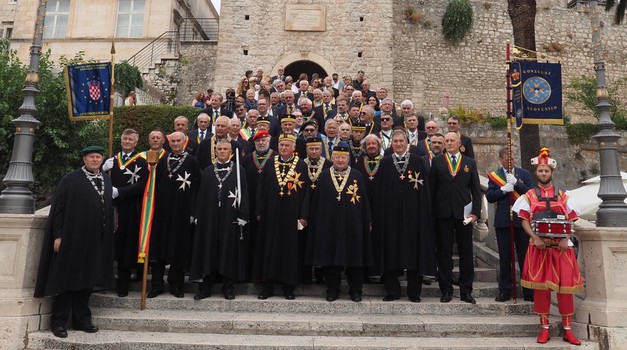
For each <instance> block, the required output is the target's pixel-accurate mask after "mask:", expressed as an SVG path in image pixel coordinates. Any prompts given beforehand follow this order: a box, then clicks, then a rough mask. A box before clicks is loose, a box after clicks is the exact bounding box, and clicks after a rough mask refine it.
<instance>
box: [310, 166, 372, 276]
mask: <svg viewBox="0 0 627 350" xmlns="http://www.w3.org/2000/svg"><path fill="white" fill-rule="evenodd" d="M331 176H332V175H331V171H330V170H329V169H327V170H324V171H323V172H322V173H321V174H320V177H319V178H318V186H317V187H316V190H315V191H314V195H313V203H312V206H311V215H310V221H311V222H310V226H309V236H308V244H307V257H306V259H305V261H306V262H307V263H309V264H311V265H322V266H357V267H362V266H369V265H371V264H372V251H371V249H372V248H371V246H370V206H369V203H368V196H367V194H366V190H365V186H364V181H363V177H362V175H361V173H360V172H359V171H357V170H355V169H351V170H350V173H349V175H348V181H347V182H346V186H344V189H343V191H342V195H341V197H340V200H339V201H338V200H337V197H338V192H337V190H336V189H335V186H334V184H333V182H332V180H331Z"/></svg>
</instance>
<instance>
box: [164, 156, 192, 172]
mask: <svg viewBox="0 0 627 350" xmlns="http://www.w3.org/2000/svg"><path fill="white" fill-rule="evenodd" d="M185 158H187V152H183V153H181V156H180V157H176V158H174V156H173V155H172V153H170V154H168V161H167V162H166V164H167V166H168V177H169V178H172V174H173V173H175V172H176V171H177V170H179V168H180V167H181V165H183V163H184V162H185ZM173 164H176V166H175V167H174V169H172V165H173Z"/></svg>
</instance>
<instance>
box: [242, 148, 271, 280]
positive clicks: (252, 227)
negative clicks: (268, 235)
mask: <svg viewBox="0 0 627 350" xmlns="http://www.w3.org/2000/svg"><path fill="white" fill-rule="evenodd" d="M275 155H276V152H275V151H273V150H272V149H269V150H268V153H266V156H268V157H270V158H272V157H274V156H275ZM241 166H242V167H243V168H244V172H245V173H246V182H247V185H248V198H249V201H248V208H249V211H250V216H251V220H250V221H249V222H248V224H247V225H246V226H247V228H248V241H249V243H248V246H249V249H248V264H249V266H250V269H249V271H252V264H253V261H254V254H255V246H256V244H255V242H256V240H257V235H258V234H257V231H258V228H259V222H258V221H257V219H256V218H255V217H254V215H255V213H256V212H257V187H258V185H259V180H260V179H261V173H262V172H263V169H264V167H260V166H259V165H258V164H256V161H255V159H254V158H253V154H252V153H250V154H248V155H246V157H244V159H243V160H242V163H241ZM264 166H265V164H264Z"/></svg>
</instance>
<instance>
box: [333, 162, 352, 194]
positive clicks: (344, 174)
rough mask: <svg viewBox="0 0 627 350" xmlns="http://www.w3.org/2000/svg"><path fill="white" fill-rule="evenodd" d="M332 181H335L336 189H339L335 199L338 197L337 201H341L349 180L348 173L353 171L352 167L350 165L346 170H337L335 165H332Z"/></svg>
mask: <svg viewBox="0 0 627 350" xmlns="http://www.w3.org/2000/svg"><path fill="white" fill-rule="evenodd" d="M330 171H331V181H333V186H334V187H335V190H336V191H337V197H335V199H337V201H338V202H339V201H340V200H342V191H344V187H345V186H346V183H347V182H348V175H349V174H350V171H351V167H350V166H349V167H348V168H346V169H345V170H342V171H340V170H336V169H335V167H331V170H330Z"/></svg>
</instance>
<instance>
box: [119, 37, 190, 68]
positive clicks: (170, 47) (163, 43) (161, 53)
mask: <svg viewBox="0 0 627 350" xmlns="http://www.w3.org/2000/svg"><path fill="white" fill-rule="evenodd" d="M179 46H180V45H179V33H178V32H177V31H174V30H171V31H167V32H165V33H163V34H161V35H159V36H158V37H157V38H155V39H154V40H153V41H151V42H150V43H149V44H148V45H146V46H144V47H143V48H142V49H141V50H139V51H138V52H137V53H136V54H134V55H133V56H131V57H130V58H129V59H128V62H129V63H130V64H132V65H134V66H136V67H137V68H139V71H140V72H144V71H145V70H146V69H149V68H151V67H154V66H155V64H156V63H157V62H159V61H160V60H161V59H162V58H164V57H178V56H179Z"/></svg>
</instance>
